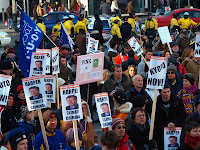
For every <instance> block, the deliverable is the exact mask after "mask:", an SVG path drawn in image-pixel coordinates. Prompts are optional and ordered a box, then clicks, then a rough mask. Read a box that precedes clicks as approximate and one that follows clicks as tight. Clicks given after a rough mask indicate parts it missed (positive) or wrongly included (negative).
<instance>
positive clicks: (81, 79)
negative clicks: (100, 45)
mask: <svg viewBox="0 0 200 150" xmlns="http://www.w3.org/2000/svg"><path fill="white" fill-rule="evenodd" d="M103 64H104V53H103V52H100V53H95V54H90V55H82V56H78V58H77V70H76V83H77V84H80V85H82V84H87V83H92V82H97V81H101V80H102V79H103Z"/></svg>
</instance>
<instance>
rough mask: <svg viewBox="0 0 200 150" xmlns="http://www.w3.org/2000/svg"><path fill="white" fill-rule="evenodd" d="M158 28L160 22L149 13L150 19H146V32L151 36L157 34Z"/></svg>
mask: <svg viewBox="0 0 200 150" xmlns="http://www.w3.org/2000/svg"><path fill="white" fill-rule="evenodd" d="M157 28H158V22H157V20H156V19H154V18H152V16H151V13H149V14H148V19H147V20H146V21H145V28H144V32H145V34H146V35H147V36H148V37H150V36H153V37H154V36H155V34H156V32H157Z"/></svg>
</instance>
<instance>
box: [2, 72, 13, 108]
mask: <svg viewBox="0 0 200 150" xmlns="http://www.w3.org/2000/svg"><path fill="white" fill-rule="evenodd" d="M11 80H12V76H8V75H4V74H0V105H5V106H6V105H7V101H8V96H9V91H10V85H11Z"/></svg>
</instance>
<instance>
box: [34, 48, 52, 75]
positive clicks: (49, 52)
mask: <svg viewBox="0 0 200 150" xmlns="http://www.w3.org/2000/svg"><path fill="white" fill-rule="evenodd" d="M36 53H46V54H47V57H46V69H45V70H46V73H50V66H51V64H50V61H51V49H38V48H37V49H36Z"/></svg>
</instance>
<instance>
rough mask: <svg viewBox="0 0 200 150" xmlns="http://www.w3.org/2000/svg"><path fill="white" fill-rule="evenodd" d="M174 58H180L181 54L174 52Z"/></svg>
mask: <svg viewBox="0 0 200 150" xmlns="http://www.w3.org/2000/svg"><path fill="white" fill-rule="evenodd" d="M171 57H172V58H179V54H178V53H177V52H174V53H173V54H172V55H171Z"/></svg>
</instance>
